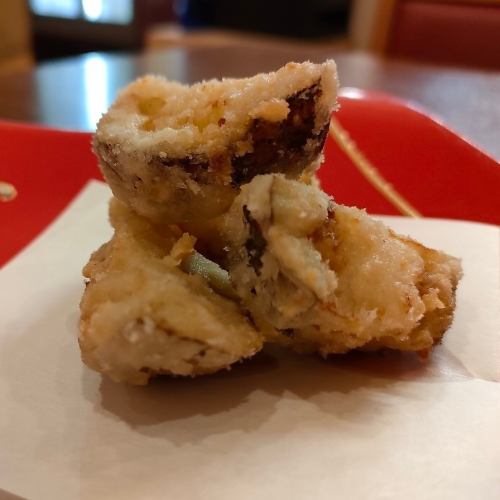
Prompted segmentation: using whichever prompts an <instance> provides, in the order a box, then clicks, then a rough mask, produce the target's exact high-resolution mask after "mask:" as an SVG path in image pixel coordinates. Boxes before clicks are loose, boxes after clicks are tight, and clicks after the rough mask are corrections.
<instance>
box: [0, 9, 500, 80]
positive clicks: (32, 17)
mask: <svg viewBox="0 0 500 500" xmlns="http://www.w3.org/2000/svg"><path fill="white" fill-rule="evenodd" d="M270 44H272V45H273V46H280V45H282V46H287V47H289V46H298V45H300V46H301V47H320V48H324V49H329V48H331V49H332V50H334V49H338V48H349V49H357V50H363V51H368V52H372V53H377V54H378V55H382V56H384V57H390V58H399V59H408V60H413V61H422V62H427V63H434V64H440V65H449V66H460V67H475V68H483V69H500V2H499V1H496V0H489V1H488V0H467V1H461V0H307V1H306V0H29V1H28V0H2V1H1V2H0V72H12V71H17V70H19V69H25V68H29V67H31V66H33V65H35V64H37V63H40V62H43V61H47V60H52V59H57V58H61V57H67V56H71V55H76V54H82V53H87V52H96V51H116V52H123V51H127V52H139V51H155V50H161V49H166V48H172V47H188V48H192V47H194V48H196V47H214V48H217V47H227V46H253V47H261V48H262V49H265V47H266V46H269V45H270Z"/></svg>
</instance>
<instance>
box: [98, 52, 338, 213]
mask: <svg viewBox="0 0 500 500" xmlns="http://www.w3.org/2000/svg"><path fill="white" fill-rule="evenodd" d="M336 96H337V76H336V68H335V63H334V62H333V61H327V62H325V63H324V64H313V63H310V62H305V63H301V64H297V63H288V64H287V65H286V66H284V67H283V68H281V69H279V70H278V71H276V72H274V73H268V74H259V75H256V76H254V77H252V78H243V79H223V80H221V81H218V80H210V81H207V82H201V83H197V84H195V85H193V86H191V87H189V86H186V85H181V84H179V83H176V82H170V81H167V80H165V79H164V78H161V77H153V76H146V77H143V78H141V79H139V80H137V81H135V82H134V83H132V84H130V85H129V86H128V87H127V88H125V89H124V90H123V92H122V93H121V94H120V95H119V97H118V99H117V100H116V102H115V103H114V104H113V106H112V107H111V108H110V110H109V111H108V112H107V113H106V114H105V115H104V116H103V117H102V119H101V120H100V121H99V124H98V126H97V132H96V135H95V139H94V149H95V152H96V154H97V156H98V158H99V164H100V166H101V169H102V171H103V173H104V176H105V178H106V181H107V182H108V184H109V185H110V187H111V189H112V190H113V193H114V195H115V196H116V197H118V198H119V199H121V200H122V201H124V202H126V203H127V204H129V206H130V207H132V208H133V209H134V210H135V211H136V212H137V213H139V214H141V215H144V216H146V217H148V218H150V219H152V220H156V221H159V222H173V223H180V222H191V221H198V220H206V219H209V218H212V217H215V216H216V215H219V214H221V213H223V212H225V211H226V210H227V209H228V208H229V206H230V205H231V202H232V200H233V199H234V196H235V195H236V194H237V192H238V188H239V186H240V185H241V184H243V183H246V182H248V181H249V180H251V179H252V178H253V177H254V176H255V175H258V174H264V173H269V172H282V173H285V174H286V175H287V176H289V177H293V178H297V177H299V176H300V175H302V174H303V173H306V174H308V175H311V174H312V173H313V172H314V170H316V169H317V168H318V166H319V164H320V162H321V159H322V150H323V146H324V142H325V140H326V135H327V131H328V126H329V120H330V114H331V112H332V110H333V109H334V107H335V106H336Z"/></svg>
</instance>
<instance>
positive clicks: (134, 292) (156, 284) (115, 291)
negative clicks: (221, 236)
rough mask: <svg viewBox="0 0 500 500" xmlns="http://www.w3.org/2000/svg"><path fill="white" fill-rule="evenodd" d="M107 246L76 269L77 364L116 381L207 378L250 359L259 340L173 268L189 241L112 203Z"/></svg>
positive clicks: (197, 282) (234, 310)
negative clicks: (80, 287) (79, 283)
mask: <svg viewBox="0 0 500 500" xmlns="http://www.w3.org/2000/svg"><path fill="white" fill-rule="evenodd" d="M110 215H111V222H112V224H113V226H114V228H115V233H114V236H113V237H112V239H111V241H109V242H108V243H105V244H104V245H103V246H102V247H101V248H100V249H99V250H97V251H96V252H95V253H94V254H93V255H92V257H91V258H90V261H89V262H88V264H87V265H86V266H85V268H84V276H85V277H86V278H87V279H88V283H87V286H86V289H85V292H84V295H83V298H82V301H81V319H80V336H79V343H80V348H81V351H82V359H83V361H84V362H85V363H86V364H87V365H88V366H89V367H90V368H92V369H94V370H97V371H99V372H102V373H104V374H106V375H108V376H109V377H111V378H112V379H114V380H116V381H123V382H129V383H132V384H145V383H147V382H148V380H149V379H150V378H151V377H152V376H155V375H158V374H164V373H165V374H172V375H189V376H195V375H200V374H205V373H212V372H215V371H218V370H221V369H224V368H228V367H229V366H230V365H231V364H233V363H235V362H237V361H239V360H241V359H243V358H247V357H250V356H252V355H254V354H255V353H256V352H257V351H259V350H260V349H261V347H262V335H261V334H260V333H259V332H258V331H257V330H256V329H255V328H254V327H253V326H252V324H251V323H250V322H249V320H248V319H247V317H246V316H245V314H244V312H243V311H242V310H241V308H240V307H239V305H238V304H237V303H235V302H233V301H231V300H229V299H227V298H224V297H222V296H221V295H219V294H218V293H216V292H215V291H214V290H212V289H211V288H210V287H209V285H208V284H207V282H206V281H205V280H204V279H203V278H202V277H201V276H198V275H190V274H187V273H186V272H184V271H183V270H182V269H181V268H180V263H181V258H182V257H183V256H185V255H187V254H189V251H190V247H191V246H192V240H191V239H190V238H188V237H186V236H182V234H181V233H180V232H179V231H178V230H176V229H175V228H171V227H169V226H166V225H163V226H154V225H152V224H150V223H149V222H148V221H146V220H145V219H144V218H142V217H140V216H137V215H135V214H134V213H133V212H131V211H130V210H129V209H128V208H126V207H125V205H124V204H122V203H121V202H119V201H118V200H116V199H114V200H112V202H111V205H110Z"/></svg>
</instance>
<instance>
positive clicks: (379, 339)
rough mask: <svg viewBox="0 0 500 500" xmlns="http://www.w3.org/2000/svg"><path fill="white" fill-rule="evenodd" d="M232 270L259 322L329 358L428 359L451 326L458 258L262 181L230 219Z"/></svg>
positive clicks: (321, 197) (284, 182)
mask: <svg viewBox="0 0 500 500" xmlns="http://www.w3.org/2000/svg"><path fill="white" fill-rule="evenodd" d="M226 236H227V238H228V240H229V242H230V253H229V272H230V276H231V279H232V281H233V285H234V286H235V289H236V292H237V294H238V295H239V296H240V298H241V299H242V301H243V303H244V304H245V306H246V307H247V308H248V309H249V310H250V311H251V313H252V316H253V318H254V321H255V322H256V324H257V325H258V326H259V327H261V328H262V329H263V330H264V331H266V333H267V335H269V337H270V338H272V339H274V340H278V341H280V342H283V343H286V344H290V345H292V346H293V347H294V348H295V349H297V350H299V351H319V352H320V353H321V354H323V355H326V354H328V353H342V352H346V351H349V350H351V349H356V348H363V349H379V348H384V347H386V348H391V349H398V350H403V351H423V352H426V351H427V350H428V349H430V348H432V346H433V345H434V344H436V343H437V342H439V341H440V340H441V338H442V336H443V334H444V332H445V331H446V330H447V328H448V327H449V326H450V324H451V322H452V318H453V312H454V306H455V289H456V286H457V283H458V281H459V279H460V277H461V266H460V262H459V260H457V259H456V258H454V257H450V256H449V255H446V254H444V253H442V252H439V251H436V250H431V249H429V248H426V247H425V246H423V245H421V244H419V243H417V242H416V241H413V240H411V239H409V238H406V237H402V236H399V235H397V234H395V233H394V232H393V231H391V230H390V229H388V228H387V227H386V226H384V224H382V223H381V222H378V221H375V220H373V219H371V218H370V217H369V216H368V215H367V214H366V213H365V212H364V211H362V210H359V209H356V208H348V207H345V206H341V205H337V204H336V203H334V202H333V200H332V199H330V198H329V197H328V196H327V195H326V194H325V193H323V192H322V191H320V190H319V189H317V188H316V187H313V186H307V185H305V184H303V183H299V182H296V181H293V180H288V179H286V178H285V177H283V176H281V175H265V176H259V177H256V178H255V179H254V180H253V181H252V182H250V183H249V184H248V185H246V186H244V187H243V188H242V191H241V193H240V195H239V196H238V197H237V198H236V199H235V201H234V204H233V206H232V207H231V209H230V211H229V213H228V214H227V216H226Z"/></svg>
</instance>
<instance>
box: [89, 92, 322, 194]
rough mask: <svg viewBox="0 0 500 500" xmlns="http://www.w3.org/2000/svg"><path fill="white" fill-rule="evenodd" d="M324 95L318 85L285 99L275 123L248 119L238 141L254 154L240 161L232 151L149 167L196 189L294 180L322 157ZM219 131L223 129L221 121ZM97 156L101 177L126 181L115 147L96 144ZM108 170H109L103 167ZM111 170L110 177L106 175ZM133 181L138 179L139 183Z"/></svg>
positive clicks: (156, 162) (156, 158)
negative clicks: (284, 112) (180, 176)
mask: <svg viewBox="0 0 500 500" xmlns="http://www.w3.org/2000/svg"><path fill="white" fill-rule="evenodd" d="M321 94H322V91H321V87H320V84H319V82H316V83H315V84H313V85H311V86H310V87H307V88H306V89H303V90H301V91H299V92H296V93H295V94H293V95H291V96H290V97H288V98H287V99H286V101H287V103H288V106H289V110H290V111H289V113H288V116H287V117H286V118H285V119H284V120H281V121H279V122H270V121H267V120H262V119H255V120H252V121H251V122H250V124H249V128H248V132H247V136H246V137H244V138H243V139H242V140H243V141H244V142H245V141H248V142H250V143H251V144H252V148H253V150H252V151H251V152H248V153H246V154H244V155H241V156H238V155H237V154H236V153H235V151H234V149H233V148H229V149H228V150H227V151H226V152H224V153H221V154H218V155H214V156H211V157H207V156H204V155H197V156H191V157H184V158H169V157H163V158H162V157H159V156H153V157H152V158H151V159H150V160H149V166H150V167H151V168H152V169H154V170H155V171H156V172H157V174H159V176H160V177H161V174H162V172H164V173H166V172H165V170H168V169H169V168H172V167H179V168H181V169H182V170H183V171H184V172H185V173H186V174H188V175H189V177H190V178H191V179H193V180H194V181H196V182H198V183H200V184H231V185H232V186H233V187H235V188H238V187H239V186H240V185H241V184H244V183H246V182H249V181H250V180H251V179H253V177H255V176H256V175H260V174H268V173H284V174H285V175H287V176H290V177H298V176H299V175H300V174H301V173H302V171H303V170H304V169H305V168H306V167H307V166H308V165H310V164H311V163H312V162H313V161H314V160H316V159H317V158H318V156H319V155H320V154H321V151H322V149H323V146H324V144H325V140H326V136H327V133H328V126H329V122H328V119H327V120H326V122H325V123H324V124H321V125H320V126H319V128H318V126H317V125H316V121H317V111H318V110H317V109H316V108H317V101H318V99H319V98H320V97H321ZM219 126H224V123H223V122H221V121H220V123H219ZM95 150H96V153H97V154H98V156H99V158H100V160H101V166H102V167H104V168H103V170H104V174H105V176H106V177H107V176H108V175H110V174H111V175H114V176H116V177H117V178H118V179H120V181H122V182H123V181H124V180H125V179H123V178H122V174H121V173H120V168H119V163H120V162H119V160H118V159H117V158H116V154H115V152H114V146H113V145H111V144H106V143H100V142H99V141H97V142H96V145H95ZM106 167H107V168H106ZM110 171H111V172H110ZM136 180H137V182H139V183H140V182H142V179H140V178H137V179H136Z"/></svg>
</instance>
